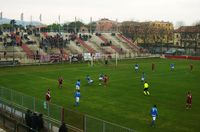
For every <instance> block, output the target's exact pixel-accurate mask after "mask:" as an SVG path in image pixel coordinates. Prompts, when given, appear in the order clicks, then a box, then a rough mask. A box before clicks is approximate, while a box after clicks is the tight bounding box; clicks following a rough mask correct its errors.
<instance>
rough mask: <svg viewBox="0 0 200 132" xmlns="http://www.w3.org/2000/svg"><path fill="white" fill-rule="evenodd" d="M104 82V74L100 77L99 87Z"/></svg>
mask: <svg viewBox="0 0 200 132" xmlns="http://www.w3.org/2000/svg"><path fill="white" fill-rule="evenodd" d="M102 82H103V74H100V75H99V85H101V84H102Z"/></svg>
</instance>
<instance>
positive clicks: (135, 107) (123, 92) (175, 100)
mask: <svg viewBox="0 0 200 132" xmlns="http://www.w3.org/2000/svg"><path fill="white" fill-rule="evenodd" d="M172 62H173V63H174V64H175V71H173V72H171V71H170V68H169V65H170V63H172ZM111 63H112V64H109V65H108V66H105V65H103V64H101V63H98V64H95V66H94V67H90V66H88V64H87V63H84V64H60V65H41V66H24V67H7V68H0V86H2V87H6V88H10V89H14V90H16V91H20V92H23V93H25V94H27V95H31V96H35V97H37V98H40V99H44V95H45V93H46V91H47V88H50V89H51V96H52V102H53V103H55V104H58V105H61V106H64V107H67V108H70V109H73V110H76V111H79V112H82V113H86V114H89V115H92V116H95V117H98V118H101V119H104V120H107V121H110V122H114V123H117V124H120V125H122V126H126V127H129V128H132V129H134V130H136V131H139V132H149V131H154V132H161V131H162V132H163V131H166V132H198V131H200V125H199V124H200V87H199V82H200V61H189V60H167V59H136V60H126V61H119V62H118V66H117V68H116V67H115V65H114V62H111ZM135 63H138V64H139V65H140V71H139V73H136V72H135V71H134V64H135ZM152 63H155V65H156V70H155V72H152V71H151V64H152ZM189 64H193V66H194V69H193V71H192V72H190V70H189ZM142 71H144V72H145V73H146V79H147V81H148V83H149V85H150V87H149V90H150V93H151V95H150V96H144V94H143V85H142V83H141V81H140V79H141V73H142ZM100 73H103V74H107V75H108V76H109V84H108V87H106V88H105V87H103V86H99V85H98V76H99V74H100ZM87 74H89V75H90V76H91V78H92V79H93V80H94V84H93V85H87V82H86V79H85V77H86V75H87ZM58 76H63V77H64V85H63V86H64V87H63V88H62V89H58V86H57V78H58ZM77 79H81V96H82V97H81V100H80V106H78V107H74V106H73V105H74V91H75V82H76V80H77ZM188 90H191V91H192V94H193V105H192V109H191V110H186V109H185V102H186V92H187V91H188ZM154 104H156V105H157V107H158V112H159V118H158V119H157V120H156V125H157V126H156V128H151V127H150V122H151V117H150V109H151V107H152V105H154Z"/></svg>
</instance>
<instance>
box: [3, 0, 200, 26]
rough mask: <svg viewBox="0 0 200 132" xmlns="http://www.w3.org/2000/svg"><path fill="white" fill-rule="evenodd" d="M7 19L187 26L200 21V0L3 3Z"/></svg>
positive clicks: (29, 0) (7, 0) (20, 0)
mask: <svg viewBox="0 0 200 132" xmlns="http://www.w3.org/2000/svg"><path fill="white" fill-rule="evenodd" d="M0 11H2V12H3V17H5V18H13V19H20V14H21V13H22V12H23V13H24V20H27V21H29V20H30V16H31V15H32V16H33V20H36V21H39V15H40V14H42V22H43V23H46V24H49V23H53V22H58V16H59V15H60V16H61V22H62V23H63V22H69V21H73V20H74V18H75V16H76V17H77V18H78V19H80V20H82V21H83V22H85V23H88V22H89V20H90V17H92V18H93V20H99V19H100V18H109V19H112V20H116V19H117V20H118V21H124V20H135V21H154V20H164V21H170V22H173V23H174V24H176V23H177V22H178V21H183V22H184V23H185V25H191V24H194V23H195V22H197V21H200V0H0Z"/></svg>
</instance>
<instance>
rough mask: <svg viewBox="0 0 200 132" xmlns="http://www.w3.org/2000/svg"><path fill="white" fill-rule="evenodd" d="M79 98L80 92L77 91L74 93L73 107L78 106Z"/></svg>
mask: <svg viewBox="0 0 200 132" xmlns="http://www.w3.org/2000/svg"><path fill="white" fill-rule="evenodd" d="M80 97H81V93H80V90H77V91H76V92H75V106H78V105H79V101H80Z"/></svg>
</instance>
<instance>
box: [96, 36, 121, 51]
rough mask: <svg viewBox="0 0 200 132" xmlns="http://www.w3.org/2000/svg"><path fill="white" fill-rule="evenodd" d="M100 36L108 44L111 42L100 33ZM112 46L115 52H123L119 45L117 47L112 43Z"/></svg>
mask: <svg viewBox="0 0 200 132" xmlns="http://www.w3.org/2000/svg"><path fill="white" fill-rule="evenodd" d="M99 38H100V39H101V40H102V41H103V42H104V43H105V44H108V43H109V41H108V40H107V39H106V38H105V37H104V36H103V35H100V36H99ZM110 47H111V48H112V49H114V50H115V52H117V53H121V50H120V49H119V48H118V47H116V46H115V45H113V44H112V45H111V46H110Z"/></svg>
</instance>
